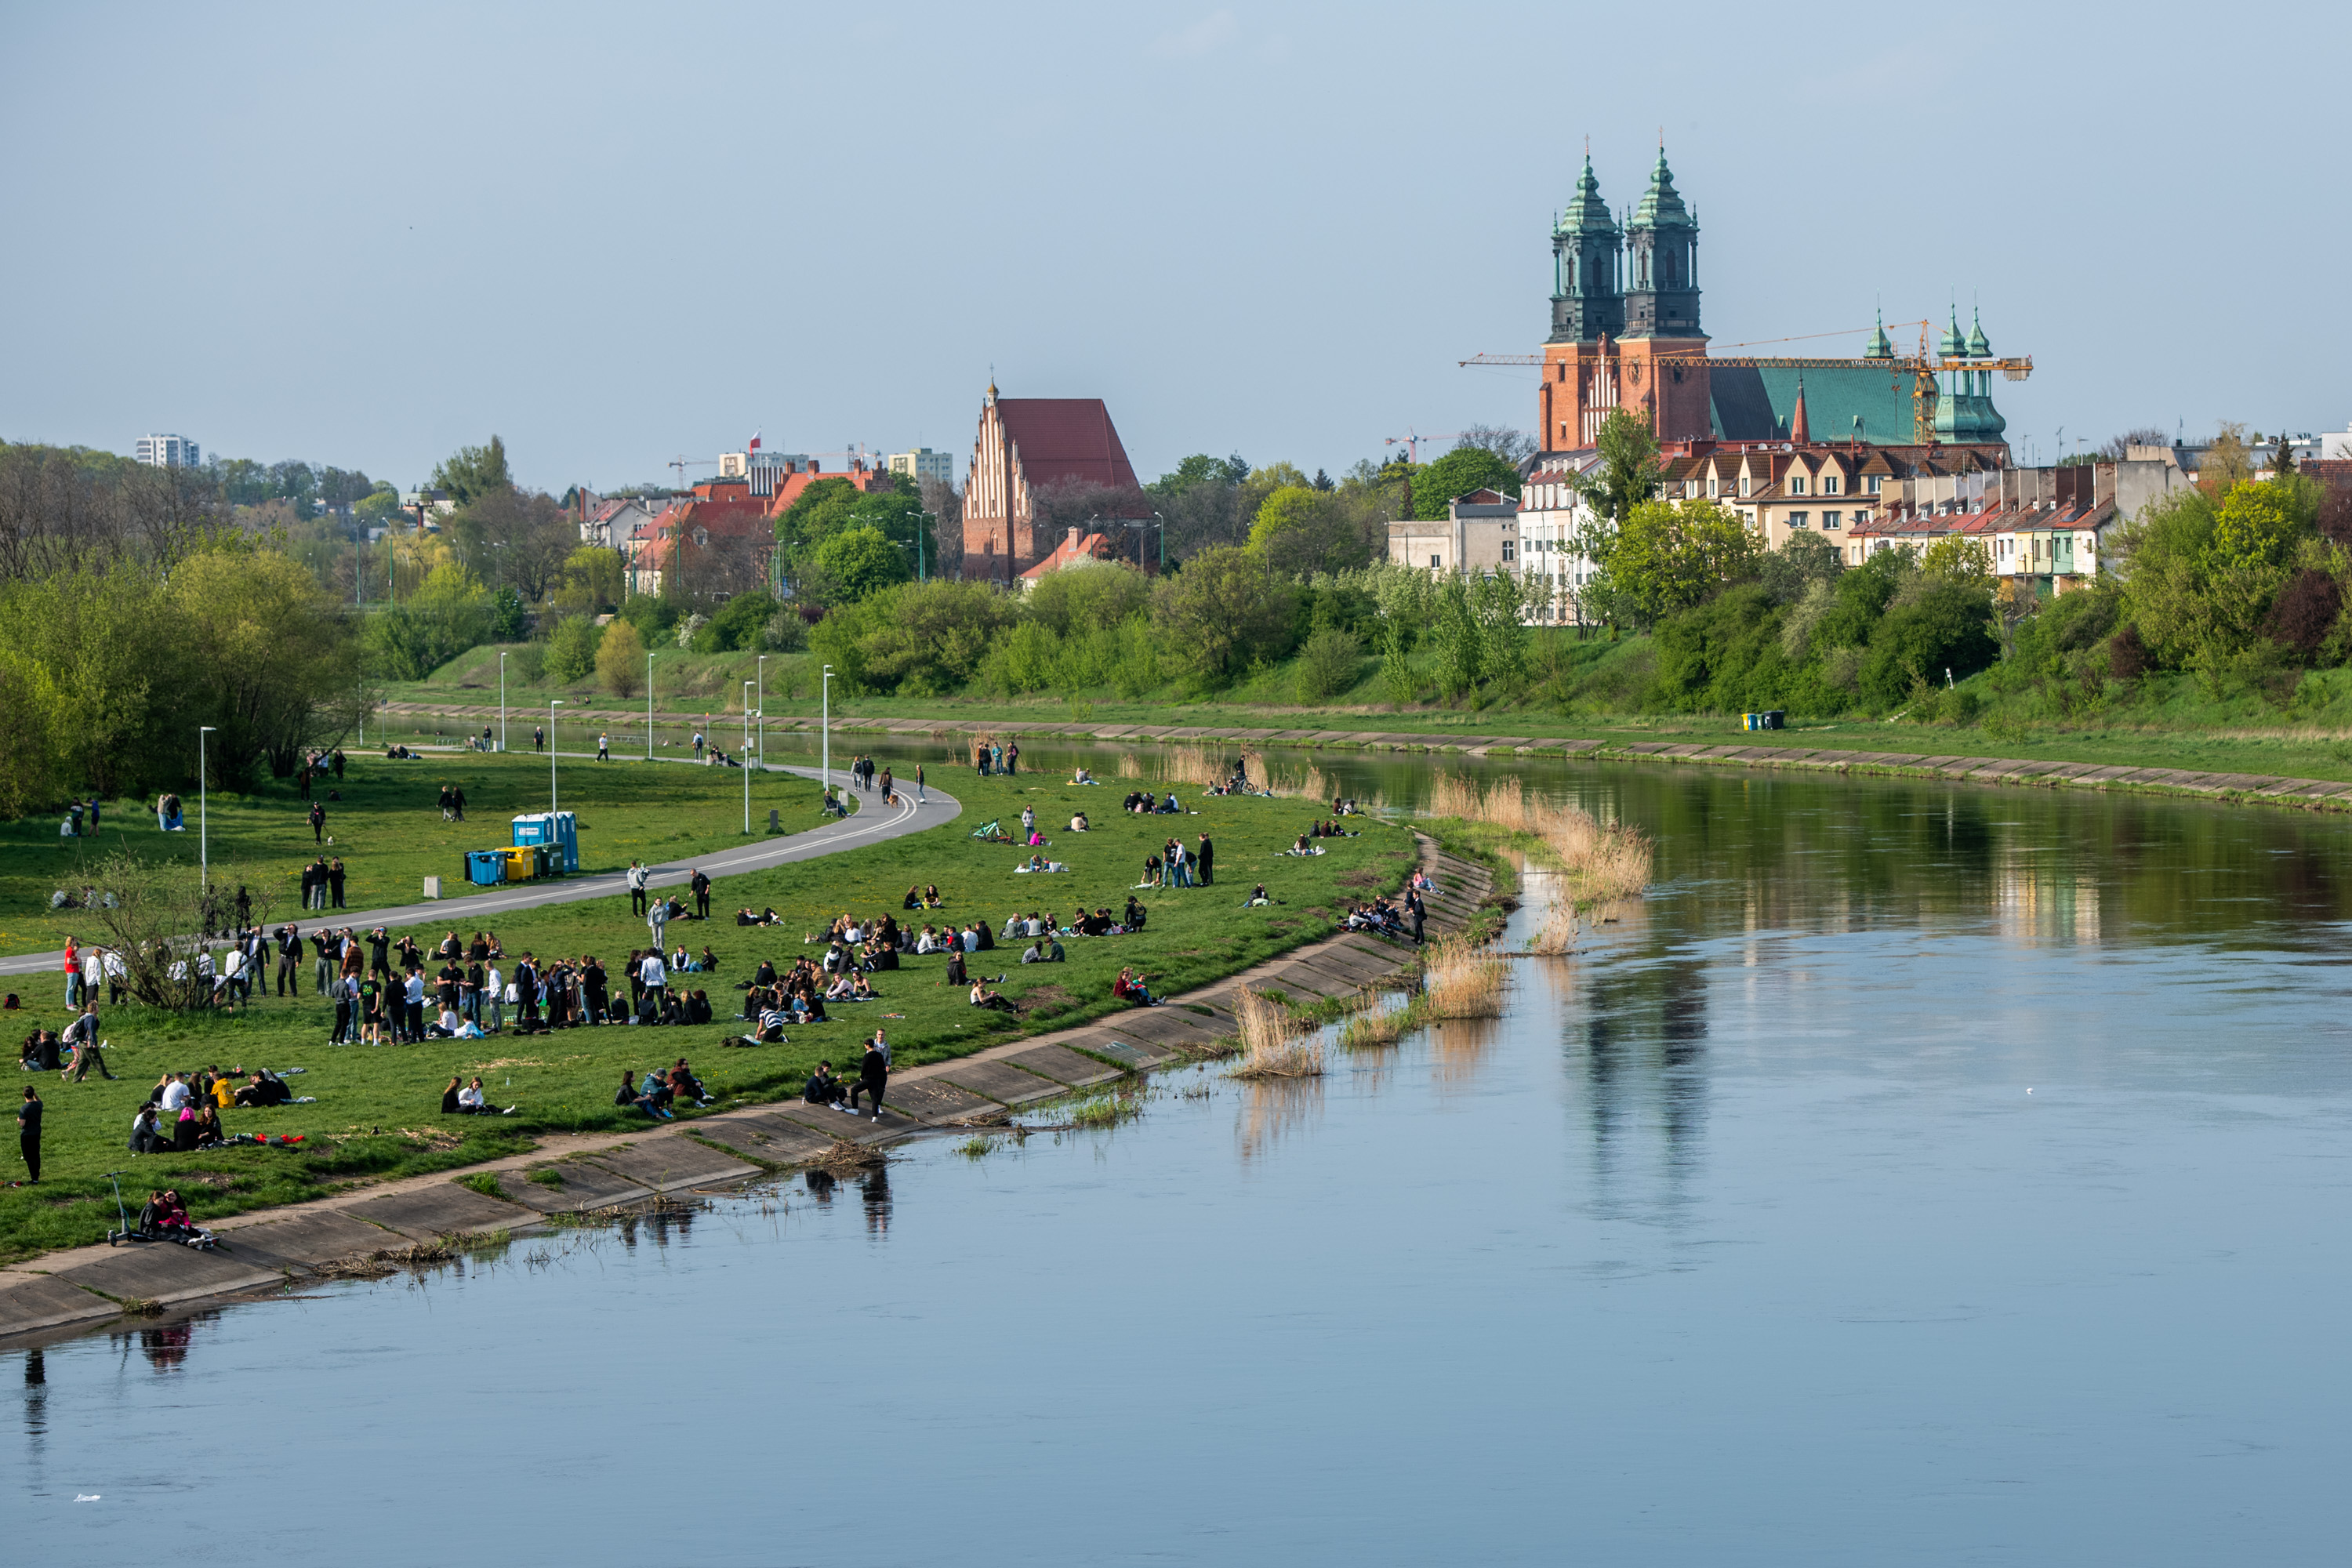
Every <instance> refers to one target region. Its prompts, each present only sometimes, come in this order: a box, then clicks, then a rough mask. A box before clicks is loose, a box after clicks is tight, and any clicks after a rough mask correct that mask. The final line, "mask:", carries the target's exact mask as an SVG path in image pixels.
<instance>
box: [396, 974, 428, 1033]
mask: <svg viewBox="0 0 2352 1568" xmlns="http://www.w3.org/2000/svg"><path fill="white" fill-rule="evenodd" d="M402 999H403V1000H404V1001H405V1002H406V1003H407V1005H408V1011H407V1014H406V1016H405V1017H404V1019H403V1020H402V1025H401V1026H402V1027H403V1028H404V1030H406V1031H407V1035H408V1037H409V1038H410V1039H412V1040H421V1039H423V1038H424V1037H425V971H423V970H421V969H412V970H410V971H409V972H408V985H407V988H406V992H405V994H404V996H403V998H402Z"/></svg>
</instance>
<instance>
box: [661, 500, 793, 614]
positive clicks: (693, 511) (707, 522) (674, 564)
mask: <svg viewBox="0 0 2352 1568" xmlns="http://www.w3.org/2000/svg"><path fill="white" fill-rule="evenodd" d="M769 508H770V502H769V500H767V499H766V498H763V497H759V496H754V495H753V494H752V493H751V483H750V481H749V479H748V478H745V477H730V478H718V479H703V480H700V481H698V482H697V483H696V485H695V486H694V488H693V489H692V490H690V491H689V492H688V493H687V494H686V495H684V496H680V497H677V498H675V499H673V500H672V501H671V502H670V504H669V505H668V506H667V507H665V508H664V509H663V510H661V511H660V512H659V513H657V514H656V515H655V516H653V517H651V518H648V519H647V520H646V521H644V522H642V523H639V524H636V525H635V527H633V528H631V529H630V530H629V531H628V534H627V535H626V536H625V537H626V542H627V548H628V571H629V589H630V592H632V593H636V594H658V593H661V592H662V591H663V589H664V585H665V584H669V585H670V586H671V588H672V589H673V591H674V592H676V593H677V594H678V595H680V596H691V597H693V598H696V599H699V600H704V601H717V600H721V599H725V598H727V597H729V596H730V595H734V594H739V593H742V592H744V591H746V590H748V589H752V588H761V587H764V586H766V585H767V584H768V582H769V576H770V573H771V570H772V561H773V557H774V555H775V551H776V528H775V523H774V521H772V513H771V511H770V510H769Z"/></svg>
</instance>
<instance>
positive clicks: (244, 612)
mask: <svg viewBox="0 0 2352 1568" xmlns="http://www.w3.org/2000/svg"><path fill="white" fill-rule="evenodd" d="M477 592H478V590H477ZM168 595H169V597H168V604H169V606H170V608H171V609H172V611H173V612H174V614H173V629H172V637H173V654H174V656H175V658H178V659H180V660H181V661H183V662H184V664H185V666H186V668H187V670H188V672H189V679H190V685H189V687H188V689H185V690H184V692H183V693H182V694H181V700H182V703H183V704H184V705H183V706H182V707H181V708H180V710H179V711H178V713H177V714H175V715H174V717H175V718H179V719H183V720H186V721H193V722H199V723H201V722H209V723H211V724H212V725H213V726H214V727H215V729H217V730H218V731H219V741H218V742H217V743H218V745H219V747H220V750H219V751H218V752H216V753H215V754H216V755H217V756H219V757H220V759H221V761H222V765H223V769H224V773H225V774H226V776H227V777H228V778H229V779H231V780H232V781H240V782H241V781H242V780H243V779H244V778H246V777H247V774H248V771H249V769H250V766H251V764H252V763H253V762H254V760H255V759H257V758H267V759H268V763H269V767H270V771H271V772H272V773H275V774H277V775H278V777H280V778H283V777H285V776H286V775H288V774H289V773H292V772H293V771H294V768H295V765H296V763H297V762H298V761H299V757H300V754H301V752H302V751H303V749H304V748H305V747H307V746H310V745H312V744H315V743H319V742H324V741H327V740H331V739H332V738H334V737H335V736H338V735H340V734H341V733H342V732H343V731H344V730H346V729H347V728H348V727H349V726H350V724H351V722H352V719H353V718H354V717H355V715H356V711H357V705H358V692H359V684H360V659H359V649H358V646H357V643H356V641H355V639H354V638H353V637H352V628H351V626H350V625H349V624H348V623H347V622H346V621H345V620H344V619H343V616H342V610H341V605H337V604H336V603H335V602H334V601H333V600H331V599H330V598H329V597H328V595H327V594H326V592H325V590H323V589H321V588H320V586H319V583H318V580H317V579H316V578H314V577H312V576H311V575H310V573H309V572H308V571H306V570H304V569H303V567H302V565H301V564H300V563H299V562H296V561H294V560H291V559H289V557H287V556H285V555H282V554H278V553H277V552H271V551H247V550H240V549H232V548H223V549H218V550H209V551H205V552H202V553H200V554H197V555H195V556H192V557H191V558H189V559H188V560H187V561H184V562H183V563H181V565H180V567H179V570H178V571H176V572H174V573H173V575H172V581H171V584H170V586H169V589H168ZM466 646H467V647H471V646H472V645H471V644H470V643H468V644H467V645H466Z"/></svg>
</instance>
